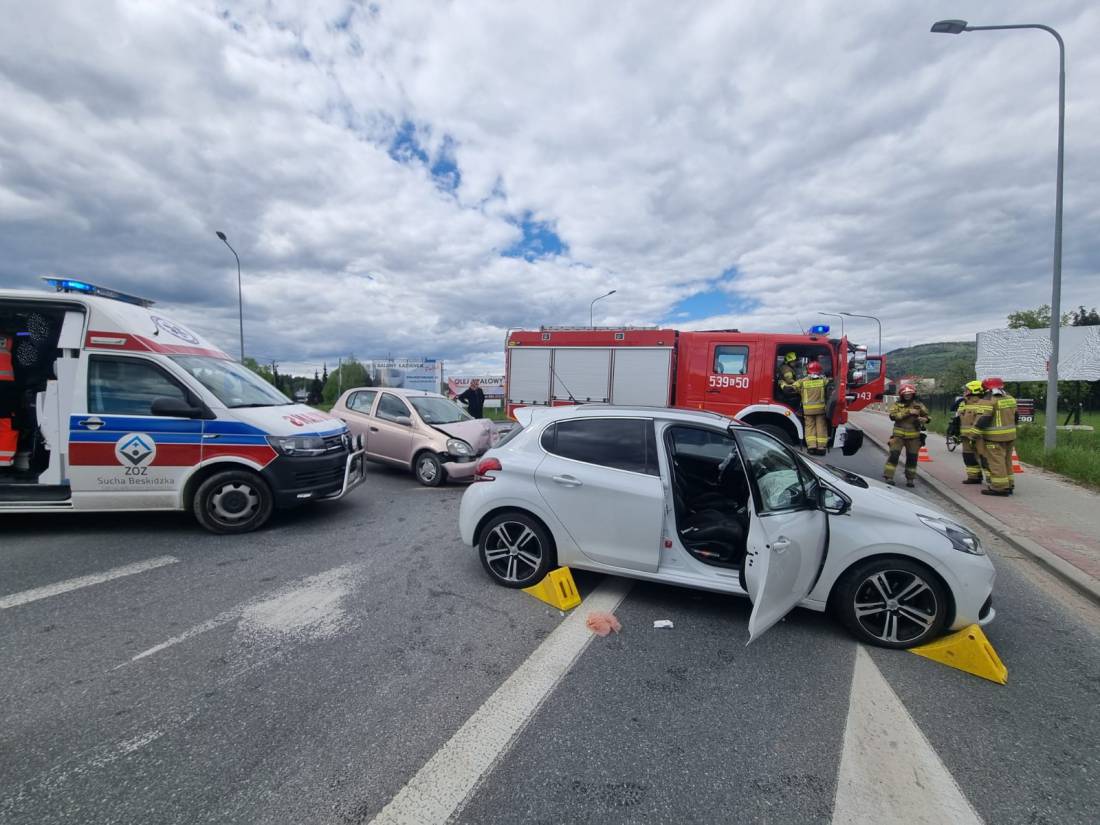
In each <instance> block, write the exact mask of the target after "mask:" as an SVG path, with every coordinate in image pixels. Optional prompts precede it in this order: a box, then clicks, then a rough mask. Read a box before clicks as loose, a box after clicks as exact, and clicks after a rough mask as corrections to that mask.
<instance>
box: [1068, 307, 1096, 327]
mask: <svg viewBox="0 0 1100 825" xmlns="http://www.w3.org/2000/svg"><path fill="white" fill-rule="evenodd" d="M1069 316H1070V321H1069V323H1070V326H1074V327H1096V326H1100V313H1097V311H1096V307H1093V308H1092V309H1088V310H1086V309H1085V307H1084V305H1083V304H1082V305H1081V306H1079V307H1077V309H1075V310H1073V311H1072V312H1071V313H1070V314H1069Z"/></svg>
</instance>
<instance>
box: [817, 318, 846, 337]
mask: <svg viewBox="0 0 1100 825" xmlns="http://www.w3.org/2000/svg"><path fill="white" fill-rule="evenodd" d="M817 314H818V315H829V316H832V317H833V318H839V319H840V337H841V338H843V337H844V316H843V315H840V314H839V313H836V312H819V313H817Z"/></svg>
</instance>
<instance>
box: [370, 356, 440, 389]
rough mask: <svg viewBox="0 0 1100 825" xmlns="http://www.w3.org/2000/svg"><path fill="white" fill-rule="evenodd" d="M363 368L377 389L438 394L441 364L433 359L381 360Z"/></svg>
mask: <svg viewBox="0 0 1100 825" xmlns="http://www.w3.org/2000/svg"><path fill="white" fill-rule="evenodd" d="M364 366H366V368H367V369H368V370H369V371H370V374H371V378H372V379H373V380H374V383H375V385H376V386H379V387H394V388H398V389H400V388H404V389H406V390H421V391H423V392H439V388H440V386H441V385H442V382H443V362H442V361H438V360H436V359H435V358H382V359H375V360H372V361H368V362H367V363H366V364H365V365H364Z"/></svg>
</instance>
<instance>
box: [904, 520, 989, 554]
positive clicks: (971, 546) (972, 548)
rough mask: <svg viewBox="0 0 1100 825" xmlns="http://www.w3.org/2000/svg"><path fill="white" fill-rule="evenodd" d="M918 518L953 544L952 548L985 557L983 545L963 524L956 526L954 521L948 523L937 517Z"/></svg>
mask: <svg viewBox="0 0 1100 825" xmlns="http://www.w3.org/2000/svg"><path fill="white" fill-rule="evenodd" d="M917 518H919V519H920V520H921V521H922V522H924V523H925V525H927V526H928V527H931V528H932V529H933V530H935V531H936V532H937V533H939V534H940V535H942V536H944V537H945V538H946V539H947V540H948V541H949V542H951V546H952V547H954V548H955V549H956V550H960V551H962V552H963V553H970V554H971V555H974V556H984V555H985V550H983V549H982V543H981V541H980V540H979V539H978V537H977V536H975V535H974V534H973V533H971V532H970V531H969V530H967V529H966V528H965V527H963V526H962V525H961V524H956V523H955V522H953V521H948V520H947V519H945V518H939V517H937V516H924V515H921V514H920V513H917Z"/></svg>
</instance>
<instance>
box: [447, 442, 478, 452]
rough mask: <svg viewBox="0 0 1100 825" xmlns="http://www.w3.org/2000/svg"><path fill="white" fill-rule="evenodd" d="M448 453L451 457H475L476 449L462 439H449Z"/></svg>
mask: <svg viewBox="0 0 1100 825" xmlns="http://www.w3.org/2000/svg"><path fill="white" fill-rule="evenodd" d="M447 452H449V453H450V454H451V455H473V454H474V448H473V447H471V446H470V445H469V444H467V443H466V442H465V441H463V440H462V439H461V438H448V439H447Z"/></svg>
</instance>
